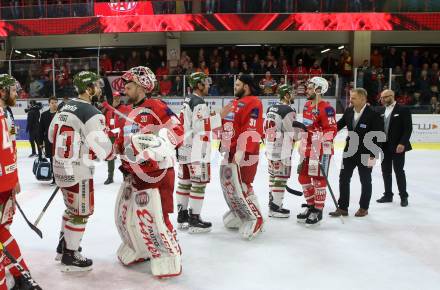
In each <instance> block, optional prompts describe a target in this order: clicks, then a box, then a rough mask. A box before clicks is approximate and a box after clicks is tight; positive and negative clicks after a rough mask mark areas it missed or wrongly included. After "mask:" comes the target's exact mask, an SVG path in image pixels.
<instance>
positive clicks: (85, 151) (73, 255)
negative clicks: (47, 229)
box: [48, 71, 114, 272]
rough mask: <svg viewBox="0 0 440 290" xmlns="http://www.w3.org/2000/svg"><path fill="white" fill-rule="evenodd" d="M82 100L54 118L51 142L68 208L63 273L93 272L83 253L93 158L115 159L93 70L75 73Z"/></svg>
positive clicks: (63, 235)
mask: <svg viewBox="0 0 440 290" xmlns="http://www.w3.org/2000/svg"><path fill="white" fill-rule="evenodd" d="M73 83H74V86H75V88H76V90H77V92H78V98H77V99H74V100H71V101H69V102H67V103H66V104H65V105H64V106H63V107H62V108H61V111H60V112H58V113H57V114H56V115H55V116H54V117H53V119H52V122H51V123H50V126H49V134H48V139H49V142H50V143H52V144H53V153H54V154H53V171H54V176H55V182H56V184H57V185H58V186H59V187H60V188H61V191H62V193H63V197H64V203H65V205H66V211H65V212H64V214H63V217H62V222H61V232H60V239H59V243H58V247H57V260H61V263H62V265H63V267H62V269H61V271H63V272H79V271H89V270H91V269H92V264H93V261H92V260H91V259H87V258H86V257H83V256H82V255H81V253H80V243H81V240H82V237H83V235H84V231H85V229H86V225H87V221H88V218H89V216H91V215H92V214H93V211H94V187H93V174H94V170H95V168H94V165H93V160H94V159H96V158H99V159H100V160H110V159H113V158H114V154H113V150H112V143H111V141H110V139H109V138H108V137H107V134H106V132H105V131H106V127H105V118H104V115H103V114H102V113H101V112H100V111H99V110H98V109H96V107H95V106H94V105H93V104H92V103H94V102H96V101H97V99H98V98H99V97H100V95H101V84H100V78H99V77H98V76H97V75H96V74H95V73H93V72H89V71H82V72H80V73H78V74H77V75H75V77H74V79H73Z"/></svg>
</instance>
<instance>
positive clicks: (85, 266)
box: [61, 249, 93, 272]
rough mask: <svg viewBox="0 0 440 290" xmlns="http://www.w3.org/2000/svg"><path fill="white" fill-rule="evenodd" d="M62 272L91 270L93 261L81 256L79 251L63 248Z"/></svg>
mask: <svg viewBox="0 0 440 290" xmlns="http://www.w3.org/2000/svg"><path fill="white" fill-rule="evenodd" d="M61 263H62V264H63V266H64V267H63V269H62V270H61V271H62V272H84V271H90V270H92V265H93V261H92V260H90V259H87V258H86V257H83V256H82V255H81V253H80V252H79V251H72V250H68V249H64V253H63V257H62V258H61Z"/></svg>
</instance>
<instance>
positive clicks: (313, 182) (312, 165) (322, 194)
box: [298, 155, 330, 210]
mask: <svg viewBox="0 0 440 290" xmlns="http://www.w3.org/2000/svg"><path fill="white" fill-rule="evenodd" d="M310 160H311V159H310V158H304V160H303V162H302V163H301V164H300V166H299V168H298V174H299V175H298V181H299V183H300V184H301V186H302V188H303V192H304V197H305V198H306V202H307V204H308V205H309V206H314V207H315V208H316V209H319V210H322V209H323V208H324V204H325V198H326V194H327V192H326V186H327V182H326V179H325V176H324V175H323V173H322V172H321V168H320V166H319V163H317V162H313V160H312V162H310ZM321 163H322V166H323V168H324V170H325V171H326V172H325V174H326V175H327V174H328V169H329V166H330V155H323V156H322V157H321Z"/></svg>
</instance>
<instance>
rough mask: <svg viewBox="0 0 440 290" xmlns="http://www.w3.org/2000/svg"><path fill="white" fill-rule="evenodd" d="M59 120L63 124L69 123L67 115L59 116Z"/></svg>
mask: <svg viewBox="0 0 440 290" xmlns="http://www.w3.org/2000/svg"><path fill="white" fill-rule="evenodd" d="M58 120H60V121H61V122H66V121H67V115H63V114H59V115H58Z"/></svg>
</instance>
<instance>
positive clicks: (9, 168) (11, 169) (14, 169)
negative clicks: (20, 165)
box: [5, 163, 17, 174]
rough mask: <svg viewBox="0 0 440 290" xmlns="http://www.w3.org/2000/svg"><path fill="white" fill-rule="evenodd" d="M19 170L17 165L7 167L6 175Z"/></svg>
mask: <svg viewBox="0 0 440 290" xmlns="http://www.w3.org/2000/svg"><path fill="white" fill-rule="evenodd" d="M16 170H17V163H13V164H11V165H7V166H5V173H6V174H10V173H13V172H14V171H16Z"/></svg>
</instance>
